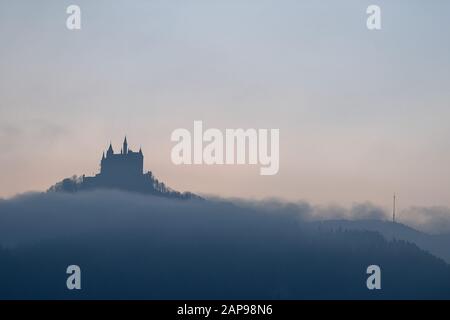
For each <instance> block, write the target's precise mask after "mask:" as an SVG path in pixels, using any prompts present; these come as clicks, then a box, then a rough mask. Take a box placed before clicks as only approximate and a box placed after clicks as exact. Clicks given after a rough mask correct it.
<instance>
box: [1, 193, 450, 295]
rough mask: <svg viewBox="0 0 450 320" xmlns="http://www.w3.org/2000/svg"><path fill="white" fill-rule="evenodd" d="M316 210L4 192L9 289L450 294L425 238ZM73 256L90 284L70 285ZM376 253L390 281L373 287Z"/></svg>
mask: <svg viewBox="0 0 450 320" xmlns="http://www.w3.org/2000/svg"><path fill="white" fill-rule="evenodd" d="M361 209H362V207H361ZM310 210H311V207H310V206H309V205H308V204H306V203H305V204H297V205H296V204H284V203H281V202H274V201H264V202H230V201H224V200H218V199H210V200H206V201H205V200H196V199H191V200H181V199H170V198H164V197H155V196H146V195H139V194H133V193H127V192H119V191H91V192H78V193H71V194H68V193H36V194H25V195H20V196H17V197H14V198H12V199H8V200H0V245H1V247H2V249H0V265H1V266H2V272H1V274H0V283H1V285H0V298H3V299H15V298H30V299H50V298H60V299H72V298H86V299H104V298H112V299H131V298H137V299H279V298H284V299H313V298H318V299H349V298H354V299H408V298H412V299H416V298H425V299H428V298H443V299H447V298H450V267H449V265H448V264H446V263H445V262H444V261H443V260H442V259H440V258H438V257H436V256H434V255H432V254H430V253H429V252H427V251H425V250H424V248H423V247H420V246H418V245H416V244H415V243H411V242H407V241H403V240H399V238H396V240H393V239H389V237H387V236H386V234H384V235H382V232H381V233H380V232H379V230H367V229H366V228H365V226H363V227H361V228H356V227H351V226H347V227H346V228H344V227H343V226H342V225H341V226H339V225H336V224H334V225H333V224H332V222H330V225H328V226H327V225H326V224H327V222H326V221H323V222H321V223H319V222H317V221H314V220H312V219H311V215H310ZM367 212H369V213H370V212H372V211H371V210H368V211H367ZM367 212H366V213H367ZM363 216H364V215H363ZM366 216H369V217H373V214H367V215H366ZM341 222H342V221H341ZM361 223H362V222H361ZM395 227H400V225H399V226H395ZM374 229H376V228H374ZM380 229H383V228H380ZM417 233H418V234H421V233H420V232H417ZM71 264H76V265H79V266H80V268H81V271H82V290H79V291H77V290H74V291H69V290H67V288H66V279H67V276H68V275H67V274H66V268H67V266H68V265H71ZM372 264H376V265H379V266H380V267H381V270H382V289H381V290H373V291H371V290H368V289H367V287H366V279H367V277H368V275H367V274H366V268H367V266H369V265H372Z"/></svg>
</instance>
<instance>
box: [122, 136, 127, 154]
mask: <svg viewBox="0 0 450 320" xmlns="http://www.w3.org/2000/svg"><path fill="white" fill-rule="evenodd" d="M122 151H123V154H127V153H128V142H127V136H125V140H123V148H122Z"/></svg>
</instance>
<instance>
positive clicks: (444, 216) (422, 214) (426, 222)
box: [398, 206, 450, 233]
mask: <svg viewBox="0 0 450 320" xmlns="http://www.w3.org/2000/svg"><path fill="white" fill-rule="evenodd" d="M398 219H399V221H401V222H402V223H405V224H407V225H410V226H412V227H415V228H416V229H419V230H422V231H424V232H428V233H450V208H448V207H441V206H433V207H411V208H408V209H405V210H402V211H401V212H400V213H399V215H398Z"/></svg>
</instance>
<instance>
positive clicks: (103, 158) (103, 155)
mask: <svg viewBox="0 0 450 320" xmlns="http://www.w3.org/2000/svg"><path fill="white" fill-rule="evenodd" d="M102 160H105V151H103V154H102Z"/></svg>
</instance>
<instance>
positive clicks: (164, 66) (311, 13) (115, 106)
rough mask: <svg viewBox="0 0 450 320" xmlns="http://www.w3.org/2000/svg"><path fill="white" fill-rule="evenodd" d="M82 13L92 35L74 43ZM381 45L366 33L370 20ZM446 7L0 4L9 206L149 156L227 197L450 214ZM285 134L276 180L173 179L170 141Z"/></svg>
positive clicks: (1, 135)
mask: <svg viewBox="0 0 450 320" xmlns="http://www.w3.org/2000/svg"><path fill="white" fill-rule="evenodd" d="M70 4H77V5H79V6H80V7H81V12H82V19H81V21H82V29H81V30H79V31H69V30H68V29H67V28H66V18H67V14H66V12H65V11H66V7H67V6H68V5H70ZM369 4H377V5H379V6H380V7H381V10H382V30H381V31H369V30H368V29H367V28H366V18H367V15H366V8H367V6H368V5H369ZM449 12H450V2H449V1H447V0H434V1H424V0H422V1H414V0H408V1H406V0H404V1H401V0H398V1H375V0H372V1H362V0H354V1H351V0H345V1H335V0H329V1H317V0H310V1H299V0H290V1H288V0H281V1H280V0H277V1H275V0H274V1H266V0H258V1H257V0H227V1H218V0H217V1H214V0H202V1H190V0H189V1H169V0H161V1H147V0H145V1H137V0H133V1H125V0H123V1H118V0H117V1H81V0H77V1H56V0H55V1H48V0H45V1H44V0H43V1H31V0H29V1H21V0H19V1H18V0H14V1H13V0H8V1H6V0H0V150H1V152H0V197H10V196H13V195H15V194H17V193H21V192H26V191H30V190H45V189H47V188H48V187H49V186H50V185H52V184H54V183H55V182H57V181H59V180H62V179H63V178H65V177H69V176H72V175H74V174H77V175H81V174H83V173H85V174H87V175H92V174H94V173H95V172H97V170H98V167H99V162H100V158H101V154H102V151H103V150H106V148H107V146H108V144H109V142H110V141H112V142H113V146H114V147H115V150H120V144H121V143H122V140H123V137H124V135H125V134H126V135H127V137H128V142H129V145H130V147H131V148H132V149H133V148H134V149H139V147H140V146H142V149H143V152H144V156H145V168H146V169H147V170H151V171H153V173H154V174H155V175H156V176H157V177H158V178H159V179H160V180H162V181H164V182H166V184H167V185H169V186H171V187H173V188H174V189H178V190H181V191H185V190H190V191H193V192H198V193H207V194H214V195H220V196H225V197H245V198H264V197H279V198H282V199H287V200H291V201H297V200H307V201H311V202H313V203H318V204H328V203H337V204H342V205H348V204H351V203H354V202H363V201H370V202H373V203H375V204H378V205H382V206H390V203H391V200H392V194H393V192H396V193H397V194H398V198H399V204H400V205H401V206H404V207H406V206H412V205H421V206H422V205H423V206H431V205H442V206H450V166H449V163H450V121H449V120H450V108H449V107H450V106H449V102H450V88H449V87H450V41H448V34H447V33H448V31H449V30H450V19H448V14H449ZM194 120H202V121H203V124H204V126H205V127H206V128H209V127H211V128H218V129H221V130H225V129H226V128H244V129H245V128H256V129H258V128H266V129H270V128H277V129H280V171H279V173H278V174H277V175H275V176H260V175H259V166H251V165H247V166H175V165H174V164H172V162H171V159H170V151H171V148H172V147H173V146H174V143H173V142H171V141H170V135H171V132H172V131H173V130H175V129H177V128H187V129H189V130H191V131H192V130H193V121H194Z"/></svg>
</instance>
